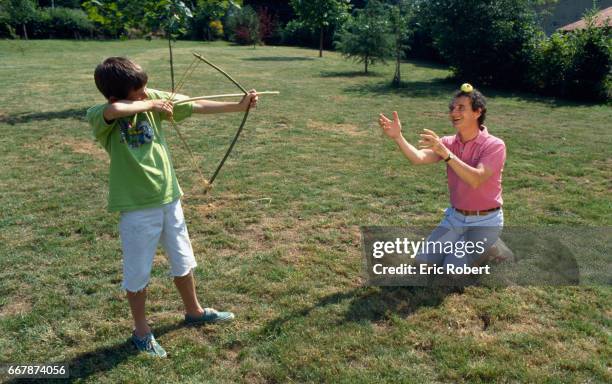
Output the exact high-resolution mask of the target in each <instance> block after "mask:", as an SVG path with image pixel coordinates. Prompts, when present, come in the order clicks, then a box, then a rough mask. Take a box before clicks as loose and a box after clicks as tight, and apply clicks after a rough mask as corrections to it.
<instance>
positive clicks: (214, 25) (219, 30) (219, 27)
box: [208, 20, 223, 39]
mask: <svg viewBox="0 0 612 384" xmlns="http://www.w3.org/2000/svg"><path fill="white" fill-rule="evenodd" d="M208 28H209V30H210V33H211V35H212V37H213V38H215V39H218V38H220V37H223V23H222V22H221V20H213V21H211V22H210V23H208Z"/></svg>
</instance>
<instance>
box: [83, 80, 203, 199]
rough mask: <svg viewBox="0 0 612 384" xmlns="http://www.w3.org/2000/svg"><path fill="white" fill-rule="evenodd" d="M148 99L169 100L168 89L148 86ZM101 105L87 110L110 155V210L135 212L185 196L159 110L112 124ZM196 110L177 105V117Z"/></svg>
mask: <svg viewBox="0 0 612 384" xmlns="http://www.w3.org/2000/svg"><path fill="white" fill-rule="evenodd" d="M147 97H148V98H149V99H168V98H169V97H170V94H169V93H168V92H161V91H156V90H153V89H147ZM107 106H108V104H101V105H96V106H94V107H91V108H90V109H89V110H87V121H89V124H91V126H92V128H93V135H94V137H95V138H96V140H97V141H98V142H100V144H102V146H103V147H104V149H105V150H106V152H108V154H109V156H110V174H109V195H108V210H109V211H133V210H136V209H145V208H153V207H159V206H161V205H163V204H167V203H171V202H172V201H174V200H176V199H178V198H179V197H181V196H182V195H183V191H181V187H180V186H179V183H178V180H177V179H176V174H175V172H174V167H173V165H172V159H171V158H170V150H169V149H168V144H167V143H166V137H165V135H164V131H163V130H162V125H161V121H162V116H161V114H160V113H158V112H151V111H150V112H143V113H138V114H136V115H135V116H129V117H123V118H120V119H117V120H114V121H112V122H111V123H110V124H107V122H106V121H105V120H104V115H103V113H104V109H105V108H106V107H107ZM192 112H193V106H192V104H191V103H185V104H179V105H177V106H175V108H174V120H175V121H180V120H183V119H185V118H187V117H189V116H191V113H192Z"/></svg>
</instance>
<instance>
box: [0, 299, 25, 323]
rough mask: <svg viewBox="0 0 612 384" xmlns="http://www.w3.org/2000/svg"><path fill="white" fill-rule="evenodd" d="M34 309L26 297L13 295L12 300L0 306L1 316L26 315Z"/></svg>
mask: <svg viewBox="0 0 612 384" xmlns="http://www.w3.org/2000/svg"><path fill="white" fill-rule="evenodd" d="M31 310H32V305H31V304H30V302H29V301H28V300H27V299H26V298H25V297H19V296H12V297H11V299H10V301H9V302H8V303H6V304H5V305H3V306H2V307H0V318H2V317H5V316H16V315H25V314H26V313H28V312H30V311H31Z"/></svg>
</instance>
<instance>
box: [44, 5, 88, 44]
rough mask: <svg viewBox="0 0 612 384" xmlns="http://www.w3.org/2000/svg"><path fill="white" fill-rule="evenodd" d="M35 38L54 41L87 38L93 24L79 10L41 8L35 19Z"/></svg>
mask: <svg viewBox="0 0 612 384" xmlns="http://www.w3.org/2000/svg"><path fill="white" fill-rule="evenodd" d="M36 23H37V26H36V29H35V36H36V37H42V38H54V39H72V38H76V39H78V38H82V37H89V36H91V34H92V32H93V28H94V27H93V24H92V22H91V21H89V19H88V18H87V15H86V14H85V12H83V11H82V10H80V9H72V8H62V7H55V8H54V9H51V8H43V9H41V10H40V11H39V15H38V17H37V18H36Z"/></svg>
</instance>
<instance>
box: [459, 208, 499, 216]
mask: <svg viewBox="0 0 612 384" xmlns="http://www.w3.org/2000/svg"><path fill="white" fill-rule="evenodd" d="M453 209H454V210H455V211H457V212H459V213H460V214H462V215H463V216H483V215H488V214H489V213H491V212H495V211H499V210H500V209H501V207H496V208H491V209H485V210H482V211H468V210H465V209H459V208H455V207H453Z"/></svg>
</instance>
